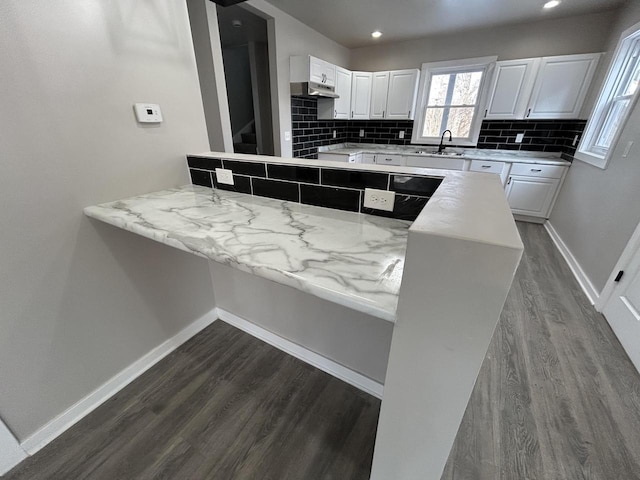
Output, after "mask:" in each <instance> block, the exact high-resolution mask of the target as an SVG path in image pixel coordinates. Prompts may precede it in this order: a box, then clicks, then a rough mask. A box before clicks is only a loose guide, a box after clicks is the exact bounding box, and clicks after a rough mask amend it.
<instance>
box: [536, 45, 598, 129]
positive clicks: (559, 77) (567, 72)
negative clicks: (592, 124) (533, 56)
mask: <svg viewBox="0 0 640 480" xmlns="http://www.w3.org/2000/svg"><path fill="white" fill-rule="evenodd" d="M599 59H600V54H599V53H594V54H587V55H563V56H559V57H544V58H543V59H542V62H541V63H540V70H539V72H538V76H537V78H536V82H535V85H534V87H533V94H532V96H531V101H530V102H529V107H528V109H527V114H526V118H544V119H549V118H578V116H579V115H580V110H581V109H582V104H583V102H584V98H585V96H586V95H587V91H588V90H589V86H590V85H591V80H592V79H593V74H594V73H595V70H596V66H597V65H598V60H599Z"/></svg>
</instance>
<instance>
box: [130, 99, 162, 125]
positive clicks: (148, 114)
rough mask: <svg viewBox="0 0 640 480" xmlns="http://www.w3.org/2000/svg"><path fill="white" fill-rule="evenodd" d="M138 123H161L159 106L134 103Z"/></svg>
mask: <svg viewBox="0 0 640 480" xmlns="http://www.w3.org/2000/svg"><path fill="white" fill-rule="evenodd" d="M133 110H134V111H135V112H136V119H137V120H138V123H162V111H161V110H160V105H157V104H155V103H136V104H135V105H134V106H133Z"/></svg>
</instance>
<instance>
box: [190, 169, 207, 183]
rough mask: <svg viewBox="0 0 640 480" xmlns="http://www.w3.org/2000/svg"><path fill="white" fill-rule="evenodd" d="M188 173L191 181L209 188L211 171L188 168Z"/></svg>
mask: <svg viewBox="0 0 640 480" xmlns="http://www.w3.org/2000/svg"><path fill="white" fill-rule="evenodd" d="M189 174H190V175H191V183H193V184H194V185H200V186H201V187H209V188H211V186H212V185H211V173H210V172H204V171H202V170H193V169H191V168H190V169H189Z"/></svg>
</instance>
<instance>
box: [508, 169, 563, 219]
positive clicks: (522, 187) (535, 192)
mask: <svg viewBox="0 0 640 480" xmlns="http://www.w3.org/2000/svg"><path fill="white" fill-rule="evenodd" d="M559 184H560V180H559V179H557V178H535V177H519V176H515V175H511V176H510V177H509V181H508V182H507V200H508V201H509V206H511V211H512V212H513V213H518V214H520V215H529V216H532V217H542V218H548V216H549V213H550V212H549V209H550V207H551V203H552V202H553V198H554V196H555V194H556V191H557V190H558V185H559Z"/></svg>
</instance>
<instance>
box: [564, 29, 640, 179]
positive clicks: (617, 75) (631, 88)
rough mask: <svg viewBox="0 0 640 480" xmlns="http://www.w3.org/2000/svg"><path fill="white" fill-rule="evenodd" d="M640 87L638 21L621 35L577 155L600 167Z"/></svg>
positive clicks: (605, 161)
mask: <svg viewBox="0 0 640 480" xmlns="http://www.w3.org/2000/svg"><path fill="white" fill-rule="evenodd" d="M639 86H640V24H638V25H636V26H635V27H633V28H631V29H629V30H627V31H626V32H625V33H623V34H622V40H621V41H620V43H619V44H618V48H617V50H616V54H615V57H614V59H613V62H612V63H611V67H610V68H609V72H608V73H607V78H606V80H605V82H604V85H603V87H602V91H601V92H600V96H599V98H598V101H597V102H596V105H595V107H594V110H593V115H592V116H591V118H590V120H589V122H588V124H587V128H586V129H585V132H584V136H583V137H582V141H581V142H580V146H579V147H578V151H577V153H576V158H577V159H578V160H582V161H584V162H587V163H590V164H592V165H595V166H597V167H600V168H605V167H606V166H607V162H608V161H609V156H610V153H611V151H612V149H613V148H612V147H614V146H615V144H616V141H617V139H618V135H619V133H620V132H621V130H622V127H623V126H624V124H625V122H626V120H627V116H628V114H629V112H630V111H631V108H630V107H631V105H632V104H633V102H634V101H635V99H636V96H637V92H638V90H639V88H638V87H639Z"/></svg>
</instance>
